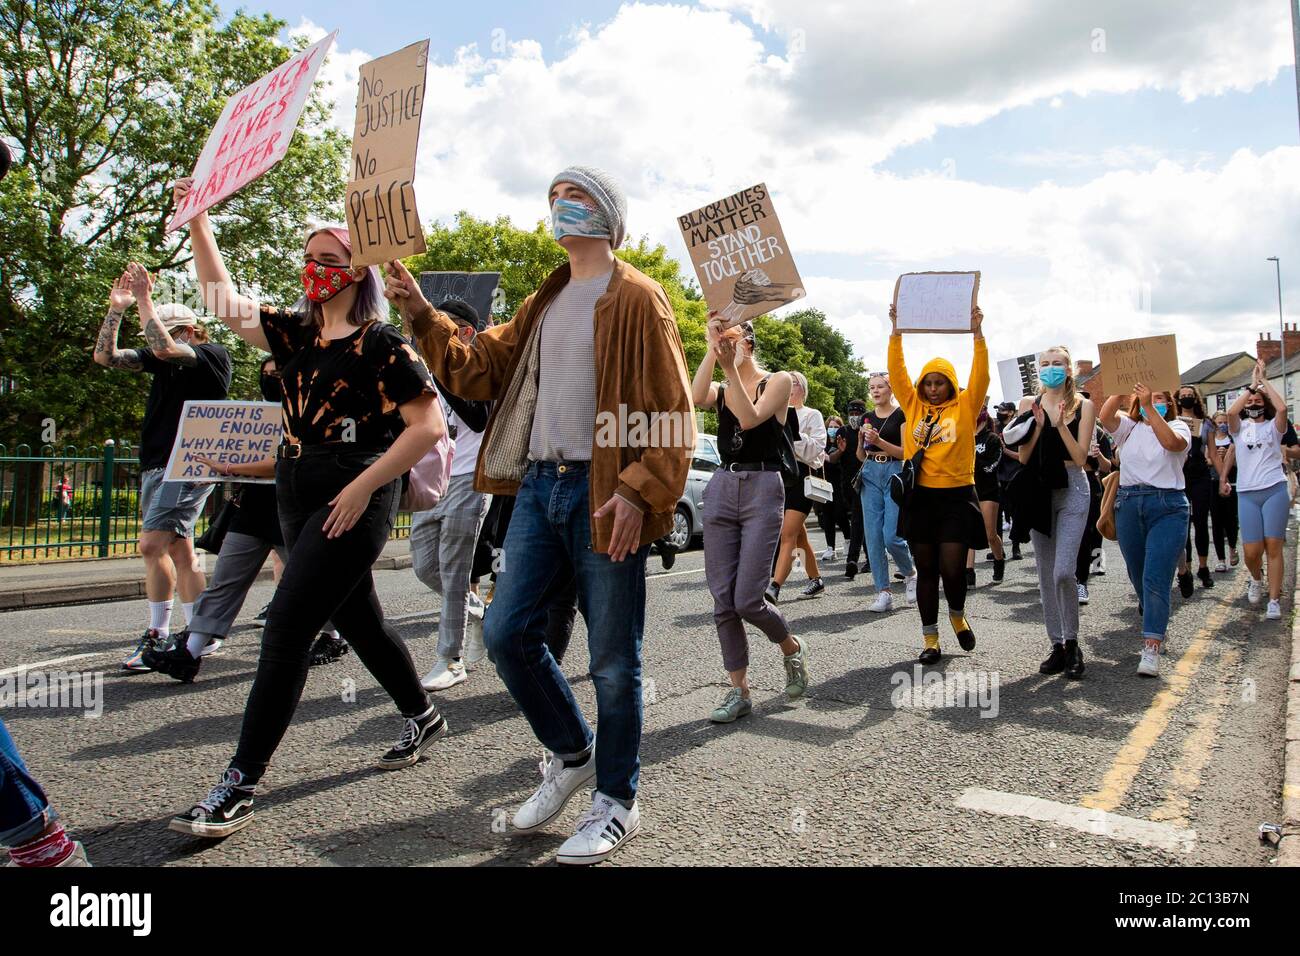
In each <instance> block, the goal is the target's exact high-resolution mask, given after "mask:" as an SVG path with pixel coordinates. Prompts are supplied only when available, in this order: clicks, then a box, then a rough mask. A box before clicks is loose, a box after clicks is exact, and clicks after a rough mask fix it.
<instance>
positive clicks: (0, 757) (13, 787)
mask: <svg viewBox="0 0 1300 956" xmlns="http://www.w3.org/2000/svg"><path fill="white" fill-rule="evenodd" d="M57 819H58V814H57V813H55V812H54V810H53V808H52V807H51V806H50V801H48V800H46V799H45V791H44V790H42V789H41V785H40V784H39V783H37V782H36V781H35V780H33V779H32V776H31V774H29V773H28V772H27V767H26V766H25V765H24V764H23V758H22V757H20V756H18V748H17V746H15V745H14V740H13V738H12V737H10V736H9V731H8V730H6V729H5V725H4V721H2V720H0V846H19V845H20V844H23V843H30V842H31V841H32V840H34V839H35V838H36V837H37V836H39V835H40V832H41V831H42V830H44V829H45V828H46V827H47V826H48V825H49V823H50V821H51V820H57Z"/></svg>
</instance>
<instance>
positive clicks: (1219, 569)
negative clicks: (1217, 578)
mask: <svg viewBox="0 0 1300 956" xmlns="http://www.w3.org/2000/svg"><path fill="white" fill-rule="evenodd" d="M1214 573H1215V574H1227V573H1228V563H1227V562H1226V561H1220V562H1219V563H1218V564H1216V565H1215V566H1214Z"/></svg>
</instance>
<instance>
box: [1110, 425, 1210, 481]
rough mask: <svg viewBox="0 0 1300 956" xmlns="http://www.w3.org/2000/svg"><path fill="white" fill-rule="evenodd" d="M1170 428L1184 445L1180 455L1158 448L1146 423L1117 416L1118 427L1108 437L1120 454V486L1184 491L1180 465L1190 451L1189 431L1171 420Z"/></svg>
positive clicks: (1161, 447)
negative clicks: (1145, 486)
mask: <svg viewBox="0 0 1300 956" xmlns="http://www.w3.org/2000/svg"><path fill="white" fill-rule="evenodd" d="M1168 424H1169V428H1170V430H1171V431H1172V432H1173V433H1174V434H1175V435H1180V436H1182V438H1183V441H1185V442H1186V443H1187V444H1186V445H1184V447H1183V450H1182V451H1178V452H1174V451H1169V450H1168V449H1167V448H1165V446H1164V445H1162V444H1160V439H1159V438H1158V437H1156V433H1155V429H1153V428H1152V427H1151V426H1150V425H1148V424H1147V423H1146V422H1135V421H1133V419H1131V418H1129V417H1128V416H1127V415H1120V417H1119V427H1118V428H1116V429H1115V430H1114V431H1113V432H1111V435H1112V436H1113V437H1114V439H1115V447H1116V448H1118V449H1119V451H1120V458H1119V483H1120V487H1124V486H1126V485H1150V486H1151V487H1152V488H1165V489H1177V490H1179V491H1182V490H1183V489H1184V488H1185V487H1186V482H1185V481H1184V480H1183V462H1185V461H1186V460H1187V453H1188V452H1189V451H1191V448H1192V430H1191V429H1190V428H1188V427H1187V423H1186V422H1182V421H1179V420H1178V419H1174V420H1173V421H1172V422H1169V423H1168Z"/></svg>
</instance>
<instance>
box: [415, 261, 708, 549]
mask: <svg viewBox="0 0 1300 956" xmlns="http://www.w3.org/2000/svg"><path fill="white" fill-rule="evenodd" d="M568 281H569V266H568V264H567V263H566V264H565V265H563V266H561V267H560V268H559V269H557V270H555V272H553V273H551V275H550V276H549V277H548V278H547V279H546V281H545V282H543V283H542V287H541V288H540V289H538V290H537V291H536V292H535V293H533V294H532V295H531V296H529V297H528V298H527V299H526V300H524V303H523V305H522V306H520V308H519V311H518V313H516V315H515V317H514V319H513V320H512V321H510V322H507V323H504V324H502V325H497V326H493V327H492V328H489V329H486V330H484V331H483V332H481V333H479V334H478V335H477V336H475V337H474V340H473V342H472V344H470V345H468V346H467V345H465V343H463V342H461V341H460V339H458V338H457V337H456V334H455V333H456V323H455V322H454V321H452V319H451V318H449V317H448V316H447V315H445V314H443V313H442V312H439V311H437V310H436V309H433V308H430V309H428V310H427V311H426V312H425V313H424V314H419V315H414V316H412V318H411V330H410V331H411V336H412V338H413V339H414V341H415V342H416V345H417V346H418V348H419V350H420V352H421V353H422V354H423V356H424V359H425V361H426V362H428V364H429V369H430V370H431V371H432V372H433V374H434V376H435V377H436V378H437V379H438V380H439V381H440V382H442V383H443V384H444V385H445V386H446V387H447V388H448V389H449V390H450V391H451V392H453V393H454V394H456V395H457V396H458V397H460V398H464V399H470V400H478V401H491V400H495V399H499V398H501V397H502V396H504V395H505V394H506V393H507V391H508V389H509V386H510V384H511V382H513V381H514V379H515V376H516V375H518V374H522V372H523V369H524V367H525V361H524V360H525V358H526V354H527V349H526V348H525V347H524V346H525V345H526V344H527V343H528V342H529V337H530V336H531V335H532V334H533V333H534V332H535V331H539V327H540V322H541V319H542V317H543V316H544V315H545V313H546V307H547V306H548V305H549V304H550V303H551V301H552V300H553V299H554V298H555V296H556V295H557V294H558V293H559V292H560V290H561V289H563V288H564V286H565V285H566V284H567V283H568ZM593 326H594V331H595V349H594V351H595V362H596V421H595V422H593V423H592V429H593V443H592V449H591V471H590V482H591V485H590V496H589V497H590V515H591V528H592V548H593V550H595V551H597V552H605V551H607V550H608V549H609V542H610V537H611V534H612V532H613V528H614V516H613V515H612V514H607V515H605V516H603V517H601V518H600V519H596V517H595V512H596V510H597V509H598V508H600V507H601V506H603V505H604V504H605V503H606V502H607V501H609V499H610V498H611V497H612V496H613V495H615V494H618V495H619V496H620V497H623V498H626V499H627V500H628V501H629V502H631V503H632V504H633V505H635V506H637V507H638V508H640V509H641V510H642V512H643V513H644V514H645V521H644V523H643V524H642V527H641V541H640V544H641V545H646V544H649V543H650V542H652V541H655V540H657V539H658V538H661V537H663V536H664V535H665V534H667V532H668V531H669V529H671V527H672V524H673V512H674V511H675V510H676V508H677V502H678V501H679V500H680V498H681V495H682V491H683V489H684V488H685V487H686V475H687V471H688V470H689V468H690V463H691V457H692V455H693V454H694V448H695V417H694V407H693V405H692V403H691V390H690V386H689V384H688V379H687V375H686V356H685V352H684V351H683V349H682V341H681V337H680V336H679V335H678V332H677V320H676V318H675V317H674V316H673V310H672V306H671V305H670V304H669V302H668V296H667V295H666V294H665V293H664V290H663V288H662V287H660V285H659V283H657V282H655V281H654V280H653V279H651V278H649V277H648V276H646V275H644V274H642V273H641V272H639V271H638V270H636V269H635V268H633V267H632V266H630V265H628V264H627V263H626V262H624V261H623V260H621V259H617V260H615V264H614V272H613V275H612V276H611V277H610V282H609V287H608V288H607V289H606V291H605V294H604V295H602V296H601V297H600V299H599V300H597V302H596V310H595V318H594V322H593ZM505 411H506V409H505V408H503V407H502V406H501V405H500V404H498V405H497V407H496V408H494V409H493V412H492V417H491V418H490V419H489V420H488V424H487V430H486V431H485V432H484V435H483V443H482V446H481V447H480V449H479V457H478V462H477V464H476V466H475V472H474V487H475V489H476V490H478V491H481V492H488V493H491V494H506V495H513V494H515V492H516V491H517V490H518V488H519V483H518V482H517V481H508V480H499V479H493V478H490V477H488V476H487V474H485V471H484V462H485V460H486V459H487V457H488V456H489V455H490V454H491V452H492V449H493V447H494V445H493V429H494V427H495V426H496V425H497V424H498V421H499V420H500V418H501V416H502V414H503V413H504V412H505ZM531 417H532V411H531V410H530V411H529V412H528V419H529V420H531Z"/></svg>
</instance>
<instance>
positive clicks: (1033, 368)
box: [998, 355, 1038, 402]
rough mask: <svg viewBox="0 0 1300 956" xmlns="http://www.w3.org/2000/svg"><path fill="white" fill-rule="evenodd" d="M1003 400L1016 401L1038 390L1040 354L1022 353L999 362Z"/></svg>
mask: <svg viewBox="0 0 1300 956" xmlns="http://www.w3.org/2000/svg"><path fill="white" fill-rule="evenodd" d="M998 378H999V379H1000V380H1001V382H1002V400H1003V401H1004V402H1015V401H1019V400H1020V399H1022V398H1024V397H1025V396H1026V395H1034V394H1036V393H1037V392H1038V356H1036V355H1021V356H1018V357H1017V358H1009V359H1002V361H1000V362H998Z"/></svg>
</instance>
